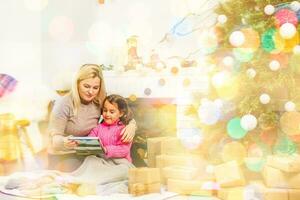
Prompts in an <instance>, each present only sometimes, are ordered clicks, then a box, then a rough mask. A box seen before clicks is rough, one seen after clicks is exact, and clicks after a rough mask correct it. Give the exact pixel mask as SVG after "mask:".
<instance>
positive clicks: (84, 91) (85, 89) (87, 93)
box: [78, 77, 100, 102]
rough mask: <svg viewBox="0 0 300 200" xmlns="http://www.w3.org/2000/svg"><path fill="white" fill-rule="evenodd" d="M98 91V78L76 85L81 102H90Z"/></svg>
mask: <svg viewBox="0 0 300 200" xmlns="http://www.w3.org/2000/svg"><path fill="white" fill-rule="evenodd" d="M99 90H100V79H99V78H98V77H95V78H88V79H84V80H82V81H80V82H79V84H78V93H79V96H80V98H81V100H83V101H85V102H91V101H93V99H94V98H95V97H96V96H97V95H98V93H99Z"/></svg>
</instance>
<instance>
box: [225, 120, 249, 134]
mask: <svg viewBox="0 0 300 200" xmlns="http://www.w3.org/2000/svg"><path fill="white" fill-rule="evenodd" d="M227 133H228V135H229V136H230V137H231V138H233V139H241V138H243V137H244V136H245V135H246V134H247V131H246V130H245V129H243V128H242V127H241V119H240V118H239V117H235V118H233V119H231V120H230V121H229V122H228V124H227Z"/></svg>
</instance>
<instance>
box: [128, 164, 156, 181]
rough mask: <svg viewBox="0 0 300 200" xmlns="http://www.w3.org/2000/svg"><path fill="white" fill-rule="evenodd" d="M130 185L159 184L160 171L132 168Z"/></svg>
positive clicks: (129, 179) (130, 170)
mask: <svg viewBox="0 0 300 200" xmlns="http://www.w3.org/2000/svg"><path fill="white" fill-rule="evenodd" d="M128 182H129V183H143V184H149V183H158V182H160V170H159V169H158V168H146V167H145V168H131V169H129V178H128Z"/></svg>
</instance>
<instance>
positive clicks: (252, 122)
mask: <svg viewBox="0 0 300 200" xmlns="http://www.w3.org/2000/svg"><path fill="white" fill-rule="evenodd" d="M256 126H257V119H256V117H255V116H254V115H251V114H247V115H244V116H243V117H242V118H241V127H242V128H243V129H245V130H246V131H251V130H253V129H255V128H256Z"/></svg>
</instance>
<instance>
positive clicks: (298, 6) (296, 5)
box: [290, 1, 300, 12]
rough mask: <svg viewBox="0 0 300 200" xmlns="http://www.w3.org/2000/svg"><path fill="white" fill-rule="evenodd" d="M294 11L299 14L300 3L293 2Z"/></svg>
mask: <svg viewBox="0 0 300 200" xmlns="http://www.w3.org/2000/svg"><path fill="white" fill-rule="evenodd" d="M290 6H291V8H292V10H293V11H295V12H297V11H298V10H299V9H300V3H299V2H298V1H293V2H292V3H291V4H290Z"/></svg>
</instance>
